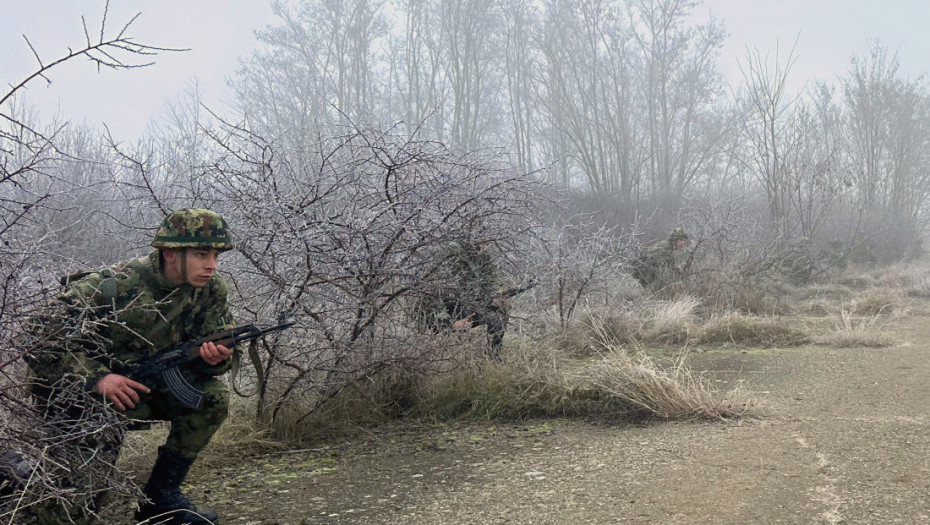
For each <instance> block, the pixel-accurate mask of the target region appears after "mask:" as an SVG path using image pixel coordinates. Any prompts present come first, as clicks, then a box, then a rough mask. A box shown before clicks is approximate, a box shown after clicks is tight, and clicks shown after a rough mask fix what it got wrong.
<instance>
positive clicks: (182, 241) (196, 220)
mask: <svg viewBox="0 0 930 525" xmlns="http://www.w3.org/2000/svg"><path fill="white" fill-rule="evenodd" d="M152 246H154V247H155V248H214V249H216V250H219V251H225V250H231V249H232V247H233V245H232V239H230V237H229V226H227V225H226V221H225V220H223V217H222V216H221V215H220V214H219V213H216V212H215V211H211V210H205V209H203V208H186V209H183V210H178V211H176V212H174V213H172V214H171V215H169V216H167V217H165V220H163V221H162V223H161V226H159V227H158V232H157V233H156V234H155V239H154V240H153V241H152Z"/></svg>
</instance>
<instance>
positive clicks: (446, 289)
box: [417, 242, 510, 359]
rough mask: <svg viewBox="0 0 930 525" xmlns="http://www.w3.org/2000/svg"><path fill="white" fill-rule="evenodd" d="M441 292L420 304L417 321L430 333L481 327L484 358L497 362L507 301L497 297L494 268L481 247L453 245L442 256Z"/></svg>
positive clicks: (505, 322) (507, 313)
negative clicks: (484, 332) (485, 340)
mask: <svg viewBox="0 0 930 525" xmlns="http://www.w3.org/2000/svg"><path fill="white" fill-rule="evenodd" d="M445 269H446V272H445V273H443V274H442V278H443V279H446V280H447V282H443V283H442V286H443V290H442V291H441V292H440V293H438V294H436V295H434V296H429V297H427V298H425V299H424V300H422V301H421V303H420V304H419V305H418V308H417V318H418V321H419V322H420V325H421V326H425V327H426V328H428V329H429V330H431V331H433V332H439V331H442V330H446V329H452V330H456V331H463V330H468V329H470V328H473V327H476V326H484V327H485V329H486V330H487V334H488V355H490V356H491V357H492V358H494V359H500V353H501V348H502V347H503V344H504V330H505V329H506V328H507V321H508V320H509V317H510V298H509V297H507V296H505V295H503V294H502V293H501V282H500V279H499V277H498V273H497V266H496V265H495V264H494V261H493V260H492V259H491V255H490V254H489V253H488V250H487V247H486V244H485V243H481V242H478V243H470V242H465V243H461V242H456V243H455V244H454V245H453V247H452V248H451V249H450V250H449V251H448V252H447V253H446V254H445Z"/></svg>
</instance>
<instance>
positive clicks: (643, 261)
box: [631, 228, 689, 290]
mask: <svg viewBox="0 0 930 525" xmlns="http://www.w3.org/2000/svg"><path fill="white" fill-rule="evenodd" d="M688 240H689V237H688V233H687V232H686V231H685V229H684V228H675V229H674V230H672V232H671V233H670V234H669V236H668V238H667V239H666V240H664V241H662V242H659V243H657V244H655V245H653V246H650V247H649V248H647V249H645V250H643V251H642V252H641V253H640V254H639V256H638V257H636V258H635V259H634V260H633V261H632V263H631V267H632V272H631V273H632V275H633V277H634V278H635V279H636V280H637V281H639V284H641V285H643V287H645V288H650V289H652V290H658V289H661V288H664V287H665V286H668V285H670V284H673V283H676V282H679V281H681V278H682V269H681V264H680V261H679V253H680V250H681V249H682V248H684V247H685V245H686V244H687V243H688Z"/></svg>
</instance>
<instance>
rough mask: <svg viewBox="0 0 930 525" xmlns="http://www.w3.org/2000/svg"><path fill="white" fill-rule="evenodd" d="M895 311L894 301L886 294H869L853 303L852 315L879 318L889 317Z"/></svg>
mask: <svg viewBox="0 0 930 525" xmlns="http://www.w3.org/2000/svg"><path fill="white" fill-rule="evenodd" d="M893 310H894V300H893V299H892V298H891V297H889V296H887V295H885V294H876V295H872V294H867V295H865V296H863V297H859V298H856V300H855V301H853V306H852V313H853V314H855V315H864V316H878V315H889V314H891V313H892V311H893Z"/></svg>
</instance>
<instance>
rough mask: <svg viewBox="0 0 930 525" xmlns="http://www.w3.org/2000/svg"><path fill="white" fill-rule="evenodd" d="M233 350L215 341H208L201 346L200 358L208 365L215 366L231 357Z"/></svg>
mask: <svg viewBox="0 0 930 525" xmlns="http://www.w3.org/2000/svg"><path fill="white" fill-rule="evenodd" d="M231 355H232V350H231V349H229V348H226V347H225V346H223V345H218V344H216V343H214V342H213V341H207V342H206V343H204V344H202V345H201V346H200V358H201V359H203V360H204V362H206V363H207V364H208V365H210V366H215V365H218V364H220V363H222V362H223V361H225V360H227V359H229V356H231Z"/></svg>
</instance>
